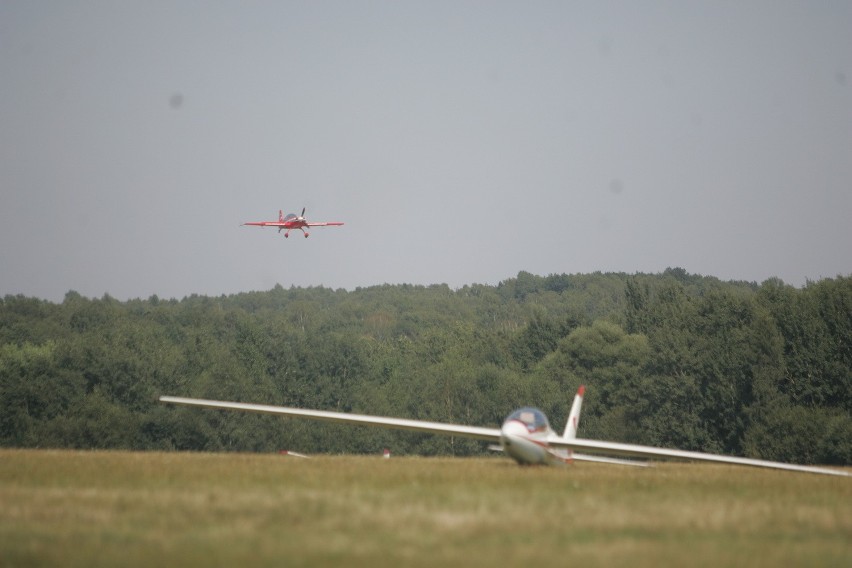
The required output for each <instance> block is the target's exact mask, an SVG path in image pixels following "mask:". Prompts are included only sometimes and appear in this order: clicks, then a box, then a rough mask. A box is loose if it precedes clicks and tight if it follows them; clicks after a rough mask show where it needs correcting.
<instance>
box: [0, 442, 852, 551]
mask: <svg viewBox="0 0 852 568" xmlns="http://www.w3.org/2000/svg"><path fill="white" fill-rule="evenodd" d="M538 563H547V564H548V565H569V564H577V565H582V566H584V567H588V566H612V565H630V566H631V567H642V566H659V565H672V566H677V565H689V566H708V567H710V566H713V567H718V566H744V565H747V566H852V480H850V479H847V478H835V477H827V476H817V475H810V474H796V473H788V472H777V471H763V470H757V469H751V468H741V467H725V466H713V465H692V464H677V465H676V464H662V465H659V466H657V467H655V468H651V469H640V468H628V467H619V466H612V465H604V464H576V465H574V466H570V467H567V468H543V467H542V468H538V467H519V466H516V465H514V463H513V462H511V461H509V460H507V459H505V458H481V459H453V458H400V457H394V458H392V459H390V460H384V459H382V458H380V457H343V456H341V457H319V458H315V459H310V460H302V459H298V458H287V457H282V456H278V455H257V454H199V453H133V452H72V451H36V450H0V566H3V567H7V566H9V567H11V566H58V565H61V566H164V565H169V566H173V565H181V566H184V565H188V566H193V565H194V566H248V565H252V566H281V565H286V566H324V565H328V566H377V565H379V566H382V565H390V566H399V565H404V566H435V565H439V566H442V567H444V566H462V565H463V566H513V565H514V566H521V565H523V566H529V565H536V564H538Z"/></svg>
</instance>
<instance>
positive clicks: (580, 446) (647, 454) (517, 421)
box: [160, 386, 852, 477]
mask: <svg viewBox="0 0 852 568" xmlns="http://www.w3.org/2000/svg"><path fill="white" fill-rule="evenodd" d="M584 392H585V389H584V387H582V386H581V387H580V388H579V390H578V391H577V395H576V396H575V397H574V404H573V405H572V407H571V412H570V413H569V415H568V423H567V424H566V425H565V431H564V433H563V434H562V436H560V435H558V434H557V433H556V432H554V431H553V430H552V429H551V428H550V423H549V422H548V421H547V417H546V416H545V415H544V413H543V412H542V411H541V410H539V409H537V408H531V407H526V408H520V409H518V410H516V411H515V412H513V413H512V414H510V415H509V417H508V418H506V420H505V421H504V422H503V425H502V426H501V427H500V428H482V427H478V426H464V425H459V424H447V423H443V422H427V421H422V420H408V419H405V418H387V417H382V416H369V415H364V414H349V413H346V412H329V411H324V410H307V409H302V408H287V407H284V406H270V405H265V404H248V403H242V402H225V401H219V400H205V399H198V398H183V397H177V396H161V397H160V402H165V403H169V404H179V405H183V406H200V407H204V408H224V409H229V410H242V411H245V412H256V413H261V414H277V415H280V416H291V417H298V418H307V419H310V420H320V421H325V422H335V423H338V424H350V425H359V426H365V425H366V426H379V427H382V428H390V429H395V430H410V431H414V432H425V433H430V434H443V435H446V436H460V437H464V438H473V439H476V440H483V441H485V442H489V443H491V444H492V446H493V447H494V448H495V449H500V450H502V451H503V452H505V453H506V454H507V455H508V456H510V457H512V458H513V459H514V460H515V461H517V462H518V463H519V464H523V465H527V464H556V463H570V462H572V461H574V460H578V461H580V460H582V461H597V462H604V463H616V464H622V465H646V464H645V462H641V461H635V458H640V459H646V460H647V459H664V460H678V461H699V462H711V463H722V464H732V465H747V466H752V467H764V468H771V469H781V470H787V471H799V472H806V473H819V474H823V475H841V476H847V477H849V476H850V475H852V474H850V473H849V472H846V471H842V470H837V469H829V468H824V467H814V466H806V465H796V464H790V463H783V462H775V461H767V460H759V459H752V458H741V457H735V456H724V455H719V454H705V453H701V452H690V451H685V450H675V449H668V448H655V447H651V446H640V445H637V444H621V443H618V442H604V441H600V440H587V439H583V438H577V437H576V436H577V426H578V424H579V419H580V408H581V406H582V402H583V395H584ZM612 456H615V457H612ZM624 458H634V459H624Z"/></svg>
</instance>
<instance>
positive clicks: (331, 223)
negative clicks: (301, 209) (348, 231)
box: [306, 221, 343, 227]
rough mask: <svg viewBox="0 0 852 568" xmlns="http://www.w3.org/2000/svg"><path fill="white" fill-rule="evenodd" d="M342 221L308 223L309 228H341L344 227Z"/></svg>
mask: <svg viewBox="0 0 852 568" xmlns="http://www.w3.org/2000/svg"><path fill="white" fill-rule="evenodd" d="M342 224H343V223H341V222H340V221H327V222H325V223H306V225H307V226H308V227H339V226H340V225H342Z"/></svg>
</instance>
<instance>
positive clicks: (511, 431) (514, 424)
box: [500, 420, 529, 440]
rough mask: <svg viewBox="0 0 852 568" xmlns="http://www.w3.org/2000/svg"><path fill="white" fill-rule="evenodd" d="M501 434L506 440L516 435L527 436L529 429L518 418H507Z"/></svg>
mask: <svg viewBox="0 0 852 568" xmlns="http://www.w3.org/2000/svg"><path fill="white" fill-rule="evenodd" d="M500 434H501V435H502V437H503V439H504V440H510V439H512V438H513V437H516V436H527V435H529V431H528V430H527V427H526V425H524V424H523V423H521V422H518V421H517V420H507V421H506V422H505V423H504V424H503V427H502V428H500Z"/></svg>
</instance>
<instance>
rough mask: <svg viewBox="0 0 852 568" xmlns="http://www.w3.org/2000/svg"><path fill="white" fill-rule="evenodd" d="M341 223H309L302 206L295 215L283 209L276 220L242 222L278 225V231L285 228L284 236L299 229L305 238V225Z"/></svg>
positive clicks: (317, 225) (334, 225) (260, 225)
mask: <svg viewBox="0 0 852 568" xmlns="http://www.w3.org/2000/svg"><path fill="white" fill-rule="evenodd" d="M342 224H343V223H341V222H339V221H325V222H322V223H309V222H308V220H307V219H305V208H304V207H302V214H301V215H296V214H295V213H288V214H287V215H284V211H281V210H279V211H278V220H277V221H252V222H249V223H243V225H251V226H254V227H278V232H279V233H280V232H281V231H283V230H284V229H287V232H286V233H284V236H285V237H288V238H289V237H290V231H292V230H293V229H299V230H300V231H302V233H304V235H305V238H306V239H307V238H308V236H309V233H308V232H307V231H306V230H305V227H339V226H340V225H342Z"/></svg>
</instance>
